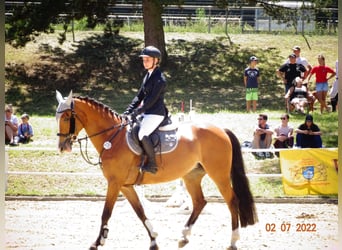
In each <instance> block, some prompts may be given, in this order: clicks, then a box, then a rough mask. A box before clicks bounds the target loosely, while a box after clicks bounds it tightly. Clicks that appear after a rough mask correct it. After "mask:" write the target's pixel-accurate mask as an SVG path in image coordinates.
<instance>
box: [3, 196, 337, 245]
mask: <svg viewBox="0 0 342 250" xmlns="http://www.w3.org/2000/svg"><path fill="white" fill-rule="evenodd" d="M103 204H104V202H103V201H22V200H14V201H6V203H5V215H6V249H19V250H21V249H25V250H26V249H34V250H42V249H44V250H45V249H46V250H54V249H73V250H77V249H88V247H89V246H90V244H91V243H92V242H93V241H94V240H95V238H96V237H97V233H98V230H99V224H100V218H101V214H102V207H103ZM256 206H257V211H258V216H259V222H258V223H257V224H256V225H254V226H249V227H247V228H244V229H241V230H240V233H241V240H240V241H239V247H240V249H253V250H255V249H257V250H262V249H276V250H282V249H295V250H302V249H303V250H304V249H305V250H307V249H310V250H315V249H317V250H322V249H329V250H337V241H338V233H337V231H338V206H337V205H336V204H286V203H285V204H265V203H257V204H256ZM145 209H146V211H147V215H148V217H149V218H150V219H151V221H152V224H153V226H154V228H155V230H156V231H157V232H158V233H159V237H158V238H157V242H158V245H159V248H160V249H161V250H169V249H170V250H171V249H178V243H177V242H178V239H179V236H180V233H181V230H182V228H183V225H184V223H185V222H186V220H187V218H188V216H189V212H188V211H186V210H181V209H180V208H178V207H177V208H175V207H167V206H166V204H165V203H164V202H145ZM289 225H290V227H289ZM304 225H305V227H306V231H305V232H299V231H298V229H300V228H302V229H304ZM300 226H301V227H300ZM109 229H110V231H109V237H108V239H107V242H106V244H105V246H104V247H102V248H100V249H120V250H122V249H131V250H135V249H137V250H141V249H148V248H149V240H148V236H147V233H146V231H145V229H144V228H143V226H142V224H141V223H140V221H139V220H138V219H137V217H136V215H135V213H134V212H133V210H132V208H131V207H130V206H129V204H128V203H127V202H126V201H125V200H124V201H118V202H117V203H116V207H115V208H114V211H113V216H112V218H111V220H110V223H109ZM309 229H310V230H309ZM313 229H314V230H313ZM272 230H275V232H270V231H272ZM230 234H231V229H230V215H229V213H228V209H227V207H226V205H225V204H224V203H216V202H209V203H208V204H207V206H206V207H205V209H204V211H203V212H202V214H201V215H200V217H199V219H198V221H197V223H196V224H195V226H194V227H193V230H192V236H191V238H190V243H189V244H188V245H187V246H186V247H185V248H183V249H184V250H209V249H215V250H218V249H222V250H223V249H226V247H227V246H228V244H229V242H230Z"/></svg>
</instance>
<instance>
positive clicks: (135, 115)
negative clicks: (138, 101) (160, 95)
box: [131, 109, 139, 121]
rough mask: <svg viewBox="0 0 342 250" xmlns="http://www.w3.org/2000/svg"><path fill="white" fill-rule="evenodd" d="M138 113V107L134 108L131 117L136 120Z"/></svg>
mask: <svg viewBox="0 0 342 250" xmlns="http://www.w3.org/2000/svg"><path fill="white" fill-rule="evenodd" d="M138 115H139V111H138V110H137V109H135V110H133V112H132V113H131V119H132V120H133V121H135V120H136V118H137V116H138Z"/></svg>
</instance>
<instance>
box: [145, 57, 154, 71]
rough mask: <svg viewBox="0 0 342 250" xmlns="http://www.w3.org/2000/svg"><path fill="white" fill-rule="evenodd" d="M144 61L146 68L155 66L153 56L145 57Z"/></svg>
mask: <svg viewBox="0 0 342 250" xmlns="http://www.w3.org/2000/svg"><path fill="white" fill-rule="evenodd" d="M142 61H143V64H144V67H145V69H152V68H154V67H155V62H154V58H153V57H149V56H146V57H143V58H142Z"/></svg>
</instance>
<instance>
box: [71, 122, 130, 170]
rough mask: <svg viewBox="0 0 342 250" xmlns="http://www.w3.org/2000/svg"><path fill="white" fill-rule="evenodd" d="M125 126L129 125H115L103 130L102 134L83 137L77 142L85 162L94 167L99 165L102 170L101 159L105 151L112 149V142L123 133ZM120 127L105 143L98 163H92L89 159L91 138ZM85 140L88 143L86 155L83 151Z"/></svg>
mask: <svg viewBox="0 0 342 250" xmlns="http://www.w3.org/2000/svg"><path fill="white" fill-rule="evenodd" d="M125 126H127V124H122V123H121V124H117V125H114V126H112V127H110V128H107V129H105V130H102V131H100V132H98V133H95V134H92V135H90V136H88V135H86V136H85V137H83V138H79V139H77V142H78V143H79V145H80V153H81V155H82V158H83V159H84V161H85V162H87V163H88V164H90V165H93V166H97V165H99V166H100V167H101V168H102V161H101V157H102V154H103V152H104V151H105V150H108V149H110V148H111V147H112V140H113V139H114V138H115V137H116V136H117V135H118V134H119V132H121V131H122V129H123V128H124V127H125ZM118 127H119V129H118V130H117V131H116V132H115V133H114V134H113V135H112V136H111V137H110V138H109V140H107V141H105V142H104V143H103V147H102V150H101V152H100V154H99V158H98V162H96V163H94V162H92V161H91V160H90V158H89V155H88V138H91V137H95V136H98V135H101V134H103V133H106V132H107V131H110V130H112V129H115V128H118ZM83 140H85V141H86V145H85V154H84V153H83V151H82V141H83Z"/></svg>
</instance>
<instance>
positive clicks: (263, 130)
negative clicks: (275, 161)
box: [252, 114, 273, 158]
mask: <svg viewBox="0 0 342 250" xmlns="http://www.w3.org/2000/svg"><path fill="white" fill-rule="evenodd" d="M267 119H268V117H267V115H266V114H259V117H258V126H257V127H256V128H255V130H254V134H253V141H252V148H254V149H261V148H270V147H271V144H272V134H273V131H272V130H271V129H270V126H269V125H268V124H267ZM256 155H257V156H258V157H260V158H265V157H266V158H271V157H272V156H273V154H271V153H270V152H257V153H256Z"/></svg>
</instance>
